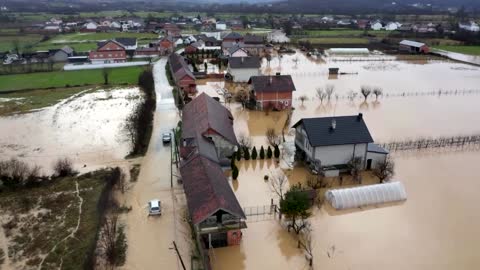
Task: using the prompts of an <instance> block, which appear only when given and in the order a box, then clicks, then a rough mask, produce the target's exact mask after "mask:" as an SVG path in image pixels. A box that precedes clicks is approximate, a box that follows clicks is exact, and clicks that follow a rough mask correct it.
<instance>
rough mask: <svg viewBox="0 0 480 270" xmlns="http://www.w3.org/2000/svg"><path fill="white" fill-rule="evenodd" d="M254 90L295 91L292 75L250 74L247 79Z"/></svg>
mask: <svg viewBox="0 0 480 270" xmlns="http://www.w3.org/2000/svg"><path fill="white" fill-rule="evenodd" d="M248 83H249V84H252V85H253V90H254V91H255V92H291V91H295V90H296V89H295V85H294V84H293V80H292V76H290V75H276V76H252V77H251V78H250V80H249V81H248Z"/></svg>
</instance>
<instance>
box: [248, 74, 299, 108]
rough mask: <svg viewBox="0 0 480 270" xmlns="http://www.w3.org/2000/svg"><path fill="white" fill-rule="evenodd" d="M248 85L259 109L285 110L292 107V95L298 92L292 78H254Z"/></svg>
mask: <svg viewBox="0 0 480 270" xmlns="http://www.w3.org/2000/svg"><path fill="white" fill-rule="evenodd" d="M248 84H250V85H251V95H253V98H254V99H255V101H256V107H257V108H258V109H260V110H263V109H276V110H283V109H286V108H290V107H291V106H292V95H293V91H295V90H296V88H295V84H294V83H293V80H292V76H290V75H275V76H253V77H251V78H250V80H249V81H248Z"/></svg>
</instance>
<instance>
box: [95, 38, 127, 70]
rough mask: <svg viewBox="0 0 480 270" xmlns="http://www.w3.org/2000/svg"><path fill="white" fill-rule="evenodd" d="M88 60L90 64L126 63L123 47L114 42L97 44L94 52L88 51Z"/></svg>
mask: <svg viewBox="0 0 480 270" xmlns="http://www.w3.org/2000/svg"><path fill="white" fill-rule="evenodd" d="M88 59H89V60H90V61H91V62H92V64H108V63H123V62H126V61H127V53H126V51H125V47H124V46H123V45H122V44H120V43H118V42H117V41H115V40H109V41H106V42H99V43H98V48H97V50H96V51H90V53H89V55H88Z"/></svg>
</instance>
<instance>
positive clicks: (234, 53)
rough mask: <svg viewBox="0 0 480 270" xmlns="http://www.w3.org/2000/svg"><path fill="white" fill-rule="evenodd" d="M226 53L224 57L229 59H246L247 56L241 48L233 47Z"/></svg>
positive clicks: (245, 51)
mask: <svg viewBox="0 0 480 270" xmlns="http://www.w3.org/2000/svg"><path fill="white" fill-rule="evenodd" d="M225 51H226V55H228V56H229V57H247V56H248V51H247V50H246V49H244V48H242V47H241V46H238V45H237V46H233V47H231V48H230V49H228V50H225Z"/></svg>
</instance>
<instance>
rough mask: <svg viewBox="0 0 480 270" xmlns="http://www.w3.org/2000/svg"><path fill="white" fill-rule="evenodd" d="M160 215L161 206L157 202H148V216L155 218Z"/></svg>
mask: <svg viewBox="0 0 480 270" xmlns="http://www.w3.org/2000/svg"><path fill="white" fill-rule="evenodd" d="M161 214H162V205H161V202H160V201H159V200H151V201H149V202H148V215H149V216H156V215H161Z"/></svg>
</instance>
